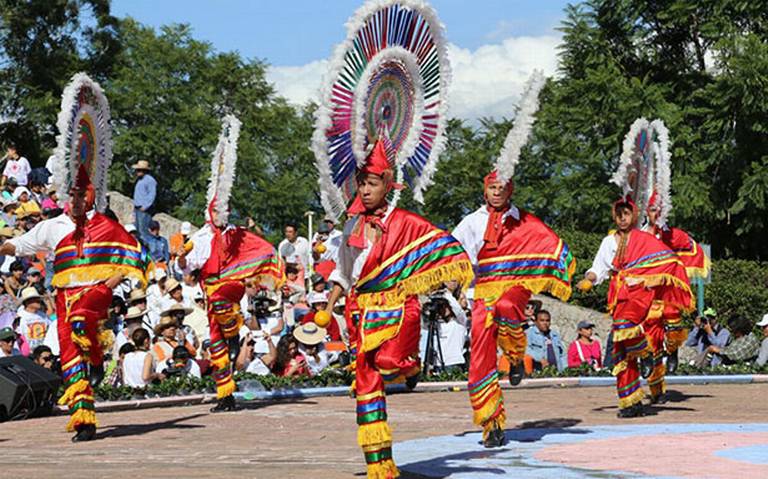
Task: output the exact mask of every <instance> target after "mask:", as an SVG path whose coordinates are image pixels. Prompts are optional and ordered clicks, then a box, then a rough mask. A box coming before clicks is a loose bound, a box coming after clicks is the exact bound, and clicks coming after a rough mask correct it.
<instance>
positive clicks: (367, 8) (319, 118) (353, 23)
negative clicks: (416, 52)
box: [312, 0, 451, 220]
mask: <svg viewBox="0 0 768 479" xmlns="http://www.w3.org/2000/svg"><path fill="white" fill-rule="evenodd" d="M393 4H399V5H401V6H403V7H405V8H408V9H411V10H415V11H418V12H419V13H420V14H421V15H422V16H423V17H424V19H425V20H426V21H427V22H428V23H429V25H430V27H431V28H430V29H431V32H432V36H433V38H434V40H435V46H436V48H437V52H438V60H439V63H440V95H441V98H442V101H441V102H440V105H439V106H438V112H439V119H438V124H437V131H436V136H435V140H434V142H433V147H432V150H431V152H430V155H429V158H428V159H427V162H426V164H425V166H424V169H423V172H422V175H421V176H420V178H418V179H417V180H416V182H415V184H414V198H416V199H417V200H418V201H422V202H423V197H422V195H423V191H424V190H425V189H426V188H427V187H428V186H429V185H430V184H431V182H432V175H433V174H434V172H435V170H436V165H437V161H438V159H439V156H440V154H441V153H442V151H443V150H444V149H445V128H446V122H447V113H448V102H447V101H446V98H447V92H448V84H449V83H450V77H451V71H450V64H449V61H448V48H447V43H446V41H445V35H444V26H443V25H442V23H440V21H439V19H438V17H437V13H436V12H435V11H434V9H432V7H431V6H430V5H429V4H428V3H427V2H426V1H424V0H369V1H368V2H366V3H365V4H364V5H363V6H362V7H360V8H359V9H358V10H357V11H356V12H355V13H354V14H353V15H352V16H351V17H350V19H349V20H348V21H347V23H346V28H347V38H346V39H345V40H344V41H343V42H341V43H339V44H338V45H337V46H336V48H335V49H334V53H333V57H332V60H331V62H330V67H329V69H328V71H327V72H326V74H325V75H324V77H323V81H322V86H321V89H320V105H319V107H318V109H317V110H316V112H315V131H314V133H313V135H312V151H313V152H314V153H315V159H316V162H315V164H316V166H317V170H318V174H319V175H318V176H319V179H318V183H319V185H320V189H321V194H320V199H321V202H322V204H323V208H324V209H325V211H326V214H327V215H328V216H330V217H333V218H334V219H336V220H338V219H339V217H340V216H341V215H343V214H344V212H345V211H346V207H347V205H346V202H345V199H344V194H343V193H342V191H341V189H340V188H339V187H337V186H336V184H335V183H334V181H333V177H332V172H331V168H330V164H329V161H330V158H329V155H328V139H327V137H326V135H325V132H326V131H327V130H328V129H329V128H330V127H331V126H332V125H331V123H332V115H333V106H332V105H333V103H332V101H331V98H332V95H333V85H334V83H335V82H336V79H337V78H338V77H339V74H340V72H341V71H342V69H343V68H344V66H345V54H346V52H347V51H350V50H352V49H353V40H354V35H355V33H356V32H357V31H358V30H360V29H361V28H362V27H363V26H364V25H365V23H366V21H367V20H368V18H369V17H370V16H371V15H373V14H375V13H376V12H377V11H379V10H381V9H383V8H386V7H389V6H390V5H393ZM399 50H402V52H401V51H399ZM383 54H384V55H392V56H393V57H396V58H398V59H400V60H401V61H402V62H403V63H404V64H405V65H406V66H409V68H408V69H409V71H413V70H412V68H411V67H410V66H412V64H415V57H413V54H412V53H410V52H408V51H407V50H405V49H398V48H387V49H386V50H384V51H383ZM380 55H381V54H380ZM378 64H380V62H379V61H378V57H374V58H373V59H372V60H371V62H370V63H369V64H368V65H367V66H366V71H365V72H363V75H364V78H365V79H368V78H370V75H371V74H372V72H373V71H375V68H376V66H377V65H378ZM416 71H418V70H416ZM413 79H414V85H415V90H416V92H415V96H416V98H417V99H416V101H415V105H414V124H413V125H412V127H411V131H410V132H409V135H408V137H407V139H406V141H405V142H404V144H403V146H402V147H401V149H400V151H399V152H398V154H397V163H398V164H400V165H402V164H404V163H405V160H406V159H407V158H408V157H409V156H410V155H412V154H413V151H414V150H415V149H416V147H417V146H418V139H419V133H420V132H421V128H422V125H421V113H423V108H424V101H423V95H421V92H422V91H423V89H422V87H421V81H420V76H419V75H413ZM359 85H360V86H361V87H362V86H365V87H367V86H368V82H367V81H366V82H362V81H361V82H359ZM363 96H364V95H358V96H357V98H360V97H363ZM356 103H357V102H356ZM358 111H359V110H358ZM363 115H364V113H363V112H360V113H356V114H355V118H354V119H353V120H352V121H353V122H354V124H355V125H358V126H357V127H358V128H359V125H360V122H361V121H363V120H362V116H363ZM363 131H364V130H363ZM365 141H366V139H364V138H355V140H354V142H353V155H354V157H355V162H356V163H357V165H361V164H362V163H364V162H365V158H366V157H365V154H364V152H365V147H366V145H365ZM398 169H400V168H398ZM396 200H397V198H395V201H396Z"/></svg>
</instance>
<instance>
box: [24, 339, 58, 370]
mask: <svg viewBox="0 0 768 479" xmlns="http://www.w3.org/2000/svg"><path fill="white" fill-rule="evenodd" d="M30 359H32V361H34V363H35V364H37V365H38V366H42V367H44V368H45V369H53V362H54V360H55V359H56V358H55V357H54V356H53V352H52V351H51V348H49V347H48V346H46V345H44V344H41V345H40V346H38V347H36V348H35V349H34V350H32V357H31V358H30Z"/></svg>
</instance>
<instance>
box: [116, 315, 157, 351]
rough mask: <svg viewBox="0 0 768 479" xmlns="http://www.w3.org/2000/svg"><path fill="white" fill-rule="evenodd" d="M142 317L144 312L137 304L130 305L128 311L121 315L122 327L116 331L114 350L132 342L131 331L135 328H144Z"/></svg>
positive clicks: (118, 349)
mask: <svg viewBox="0 0 768 479" xmlns="http://www.w3.org/2000/svg"><path fill="white" fill-rule="evenodd" d="M144 318H145V313H144V311H143V310H142V309H141V308H139V307H138V306H131V307H130V308H128V312H127V313H126V314H125V316H124V317H123V329H122V330H121V331H118V333H117V334H116V335H115V346H114V350H115V351H118V352H119V351H120V348H122V347H123V345H125V344H133V343H132V342H131V341H132V339H131V338H132V337H133V333H134V332H135V331H136V330H137V329H145V328H144ZM145 330H146V329H145ZM147 334H149V331H147ZM134 346H135V345H134Z"/></svg>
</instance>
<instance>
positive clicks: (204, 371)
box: [196, 339, 213, 376]
mask: <svg viewBox="0 0 768 479" xmlns="http://www.w3.org/2000/svg"><path fill="white" fill-rule="evenodd" d="M196 361H197V367H199V368H200V374H201V375H202V376H210V375H211V374H213V364H211V340H210V339H204V340H203V342H202V343H200V359H196Z"/></svg>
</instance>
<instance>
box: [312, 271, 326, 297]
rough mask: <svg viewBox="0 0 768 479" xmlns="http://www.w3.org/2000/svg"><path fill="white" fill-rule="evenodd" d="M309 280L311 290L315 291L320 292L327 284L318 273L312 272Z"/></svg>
mask: <svg viewBox="0 0 768 479" xmlns="http://www.w3.org/2000/svg"><path fill="white" fill-rule="evenodd" d="M310 281H311V282H312V291H314V292H315V293H322V292H323V291H325V289H326V287H327V286H328V282H327V281H326V280H325V278H323V275H321V274H319V273H314V274H313V275H312V276H311V277H310Z"/></svg>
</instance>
